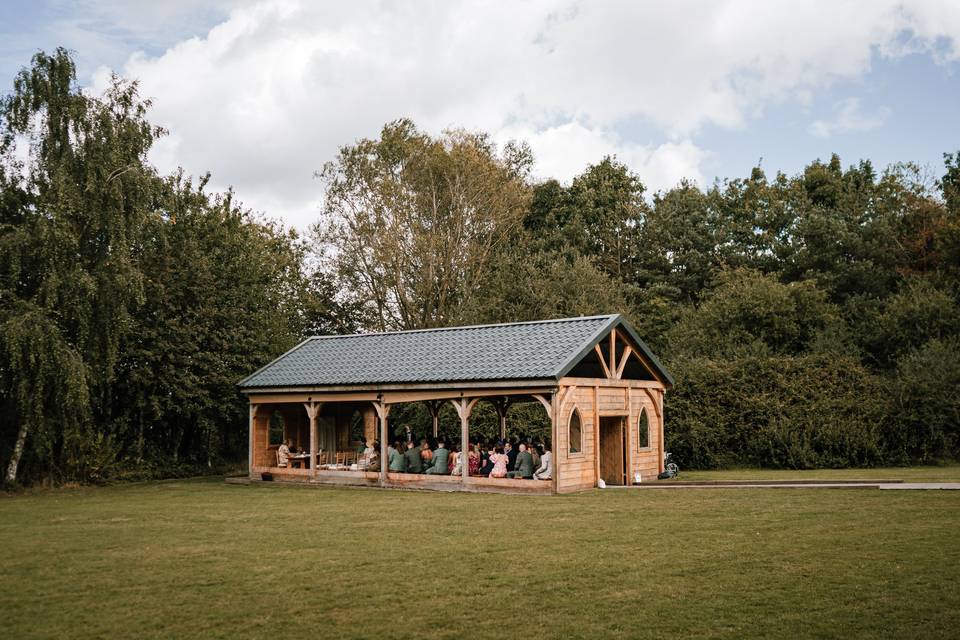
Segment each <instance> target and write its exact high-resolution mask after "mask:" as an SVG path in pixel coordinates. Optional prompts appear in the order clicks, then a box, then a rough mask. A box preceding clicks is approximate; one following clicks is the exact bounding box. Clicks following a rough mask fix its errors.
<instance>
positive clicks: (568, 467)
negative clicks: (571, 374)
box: [553, 387, 597, 493]
mask: <svg viewBox="0 0 960 640" xmlns="http://www.w3.org/2000/svg"><path fill="white" fill-rule="evenodd" d="M574 409H576V410H578V411H579V412H580V425H581V428H582V430H583V441H582V443H583V448H582V450H581V451H580V453H570V439H569V424H570V416H571V415H572V414H573V411H574ZM595 432H596V417H595V412H594V403H593V387H576V388H571V390H570V391H569V392H568V393H567V395H566V396H565V397H564V402H563V406H561V407H560V412H559V422H558V423H557V442H555V443H553V455H554V458H555V460H556V464H555V467H556V473H557V492H558V493H569V492H572V491H582V490H583V489H590V488H591V487H594V486H596V484H597V476H596V464H597V456H596V438H595V437H594V433H595Z"/></svg>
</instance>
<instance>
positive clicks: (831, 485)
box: [607, 481, 960, 490]
mask: <svg viewBox="0 0 960 640" xmlns="http://www.w3.org/2000/svg"><path fill="white" fill-rule="evenodd" d="M607 488H608V489H899V490H910V489H913V490H918V489H920V490H924V489H950V490H960V482H809V481H808V482H802V483H800V482H798V483H791V482H777V483H772V484H771V483H749V482H735V483H730V484H719V483H710V484H691V483H687V484H685V483H683V482H670V481H660V482H645V483H643V484H636V485H631V486H629V487H619V486H617V487H614V486H609V485H608V486H607Z"/></svg>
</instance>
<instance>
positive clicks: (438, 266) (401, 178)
mask: <svg viewBox="0 0 960 640" xmlns="http://www.w3.org/2000/svg"><path fill="white" fill-rule="evenodd" d="M529 165H530V157H529V153H528V152H527V151H526V150H525V149H523V148H520V147H516V146H513V145H508V146H507V147H506V148H505V149H504V150H503V153H501V154H500V155H498V154H497V150H496V148H495V147H494V145H493V144H492V143H491V142H490V140H489V139H488V138H487V136H485V135H481V134H471V133H467V132H465V131H447V132H445V133H444V134H443V135H442V136H441V137H440V138H436V139H435V138H432V137H431V136H429V135H427V134H424V133H422V132H420V131H418V130H417V129H416V127H414V125H413V124H412V123H411V122H409V121H407V120H399V121H397V122H394V123H391V124H389V125H387V126H385V127H384V128H383V131H382V132H381V135H380V138H379V139H378V140H369V139H364V140H360V141H359V142H357V144H356V145H354V146H350V147H344V148H342V149H341V150H340V153H339V155H338V156H337V159H336V160H335V161H333V162H330V163H328V164H327V165H326V166H325V167H324V169H323V171H322V172H321V173H320V174H319V175H320V177H321V178H322V179H323V180H324V183H325V187H326V206H325V209H324V214H323V220H322V221H321V223H319V224H318V225H316V226H315V227H314V230H313V237H314V240H315V247H316V250H317V253H318V254H320V255H321V256H322V258H323V260H324V262H325V265H326V267H327V268H328V269H330V270H331V272H332V273H334V274H336V277H337V280H338V282H339V283H340V285H341V287H342V288H343V289H345V290H346V291H350V292H353V293H355V294H356V295H357V296H358V297H359V299H360V300H362V301H363V303H364V306H365V311H366V312H367V313H368V314H369V316H370V318H371V320H372V323H373V326H375V327H376V328H378V329H381V330H385V329H414V328H421V327H435V326H441V325H447V324H456V323H457V322H459V321H460V320H461V318H462V306H463V305H464V303H465V302H466V301H467V300H468V299H469V297H470V296H471V295H473V294H474V293H475V291H476V290H477V288H478V287H479V286H480V284H481V283H482V282H483V280H484V278H485V277H486V275H487V274H488V273H489V270H490V268H491V266H492V259H493V256H494V255H495V252H496V249H497V248H498V247H499V246H501V245H502V244H503V243H505V242H507V241H508V240H509V239H510V238H511V237H512V235H513V234H514V232H515V231H516V230H517V228H518V227H519V225H520V222H521V218H522V215H523V213H524V211H525V210H526V207H527V205H528V202H529V197H530V192H529V189H528V187H527V184H526V182H525V177H526V172H527V171H528V169H529Z"/></svg>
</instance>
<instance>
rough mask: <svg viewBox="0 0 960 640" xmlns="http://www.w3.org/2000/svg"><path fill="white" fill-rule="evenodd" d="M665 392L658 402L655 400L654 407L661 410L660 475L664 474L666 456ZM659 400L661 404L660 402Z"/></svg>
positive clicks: (659, 416) (658, 415)
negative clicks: (664, 434) (664, 431)
mask: <svg viewBox="0 0 960 640" xmlns="http://www.w3.org/2000/svg"><path fill="white" fill-rule="evenodd" d="M664 393H665V392H663V391H661V392H660V393H658V394H657V400H654V401H653V402H654V405H656V407H657V408H658V409H659V412H658V414H657V421H658V422H659V423H660V429H659V433H660V473H663V472H664V464H663V456H664V455H666V451H667V449H666V443H664V441H663V396H664ZM658 400H659V402H658Z"/></svg>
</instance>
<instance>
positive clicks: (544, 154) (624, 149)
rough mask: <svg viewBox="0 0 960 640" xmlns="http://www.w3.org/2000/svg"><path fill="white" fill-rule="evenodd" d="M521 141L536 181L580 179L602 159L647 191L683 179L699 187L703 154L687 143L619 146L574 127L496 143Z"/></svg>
mask: <svg viewBox="0 0 960 640" xmlns="http://www.w3.org/2000/svg"><path fill="white" fill-rule="evenodd" d="M511 139H513V140H526V141H527V142H528V143H529V144H530V147H531V149H532V150H533V153H534V157H536V158H538V161H537V166H536V171H535V173H536V175H537V176H538V177H540V178H556V179H558V180H560V181H561V182H569V181H570V180H571V179H572V178H574V177H575V176H577V175H578V174H580V173H582V172H583V170H584V169H585V168H586V165H587V164H588V163H596V162H598V161H600V160H601V159H602V158H603V157H605V156H616V158H617V159H618V160H619V161H620V162H623V163H625V164H626V165H627V166H629V167H630V168H632V169H633V170H634V171H635V172H636V173H637V174H638V175H639V176H640V177H641V178H642V180H643V183H644V185H646V187H647V189H648V191H658V190H661V189H669V188H670V187H673V186H676V185H677V184H678V183H679V182H680V180H682V179H683V178H688V179H691V180H696V181H700V182H702V181H703V176H702V175H701V174H700V162H701V161H702V160H703V159H704V158H705V157H706V155H707V153H706V152H705V151H704V150H702V149H700V148H699V147H697V146H696V145H695V144H693V143H692V142H691V141H689V140H682V141H680V142H665V143H663V144H661V145H658V146H652V145H640V144H633V143H630V142H625V141H623V140H621V139H620V138H619V137H618V136H617V135H615V134H612V133H610V132H607V131H604V130H602V129H599V128H588V127H585V126H584V125H582V124H581V123H579V122H567V123H565V124H562V125H558V126H553V127H548V128H546V129H543V130H537V129H534V128H530V127H506V128H504V129H502V130H501V131H500V132H499V133H498V135H497V140H498V142H501V143H504V142H506V141H508V140H511Z"/></svg>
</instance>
